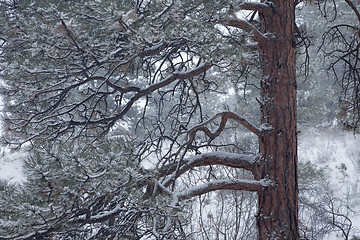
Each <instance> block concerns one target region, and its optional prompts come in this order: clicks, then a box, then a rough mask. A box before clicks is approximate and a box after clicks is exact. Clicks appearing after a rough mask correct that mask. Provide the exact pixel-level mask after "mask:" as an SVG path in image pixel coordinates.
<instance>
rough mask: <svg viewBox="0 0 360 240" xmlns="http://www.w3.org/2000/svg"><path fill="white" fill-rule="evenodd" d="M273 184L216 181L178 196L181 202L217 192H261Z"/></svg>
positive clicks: (238, 180) (254, 181) (262, 180)
mask: <svg viewBox="0 0 360 240" xmlns="http://www.w3.org/2000/svg"><path fill="white" fill-rule="evenodd" d="M270 184H271V182H270V181H269V180H266V179H261V180H259V181H256V180H243V179H232V180H214V181H211V182H208V183H206V184H203V185H200V186H197V187H194V188H190V189H186V190H184V191H182V192H179V193H177V194H176V197H178V199H179V200H183V199H187V198H191V197H195V196H199V195H202V194H205V193H209V192H212V191H216V190H245V191H250V192H259V191H261V190H262V189H264V188H265V187H268V186H270Z"/></svg>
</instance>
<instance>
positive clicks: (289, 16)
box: [256, 0, 300, 240]
mask: <svg viewBox="0 0 360 240" xmlns="http://www.w3.org/2000/svg"><path fill="white" fill-rule="evenodd" d="M261 21H262V32H263V33H267V35H266V36H267V38H268V40H266V41H265V42H264V43H263V44H262V45H261V46H260V50H261V51H260V52H261V54H262V69H263V76H262V81H261V89H262V96H261V97H262V100H261V104H262V106H261V122H262V129H263V133H262V135H261V137H260V139H259V142H260V143H259V144H260V146H259V148H260V149H259V151H260V154H261V156H262V160H261V164H260V168H259V171H258V173H257V174H256V175H257V176H256V177H257V178H258V179H262V178H265V177H268V178H269V179H270V180H272V182H273V185H272V187H269V188H266V189H265V190H263V191H262V192H260V193H259V203H258V204H259V212H258V216H257V226H258V238H259V239H291V240H294V239H299V238H300V237H299V230H298V184H297V136H296V79H295V37H294V22H295V11H294V1H292V0H290V1H289V0H279V1H276V2H274V4H273V5H271V11H270V13H269V14H266V15H262V16H261Z"/></svg>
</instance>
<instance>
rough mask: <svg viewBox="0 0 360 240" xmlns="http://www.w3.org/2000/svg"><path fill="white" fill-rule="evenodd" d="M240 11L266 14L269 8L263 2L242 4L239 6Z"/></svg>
mask: <svg viewBox="0 0 360 240" xmlns="http://www.w3.org/2000/svg"><path fill="white" fill-rule="evenodd" d="M240 9H242V10H254V11H258V12H259V13H262V14H268V13H269V12H270V10H271V8H270V6H269V5H268V4H266V3H263V2H243V3H241V4H240Z"/></svg>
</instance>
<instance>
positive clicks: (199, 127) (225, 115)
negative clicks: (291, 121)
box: [188, 112, 261, 139]
mask: <svg viewBox="0 0 360 240" xmlns="http://www.w3.org/2000/svg"><path fill="white" fill-rule="evenodd" d="M218 117H222V121H221V124H220V126H219V129H218V130H217V131H216V132H215V133H211V132H210V130H209V129H208V128H206V127H205V125H207V124H209V123H211V122H213V121H214V120H215V119H216V118H218ZM228 119H232V120H234V121H236V122H238V123H240V124H241V125H243V126H244V127H245V128H247V129H248V130H249V131H250V132H252V133H255V135H256V136H258V137H260V136H261V129H259V128H257V127H256V126H255V125H253V124H252V123H251V122H249V121H248V120H246V119H245V118H243V117H240V116H239V115H237V114H235V113H233V112H220V113H217V114H215V115H214V116H213V117H212V118H210V119H209V120H207V121H205V122H203V123H201V124H199V125H197V126H195V127H193V128H192V129H190V130H189V131H188V134H189V135H190V136H192V135H193V134H195V133H196V132H197V131H203V132H205V134H206V135H207V136H208V137H210V138H211V139H213V138H215V137H216V136H218V135H219V134H220V132H222V131H223V130H224V128H225V124H226V122H227V120H228Z"/></svg>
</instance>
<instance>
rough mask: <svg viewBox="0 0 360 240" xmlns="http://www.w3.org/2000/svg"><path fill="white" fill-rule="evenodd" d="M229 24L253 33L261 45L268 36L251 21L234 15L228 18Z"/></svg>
mask: <svg viewBox="0 0 360 240" xmlns="http://www.w3.org/2000/svg"><path fill="white" fill-rule="evenodd" d="M227 24H228V25H229V26H230V27H236V28H239V29H242V30H244V31H246V32H248V33H250V34H253V38H254V40H255V41H257V42H258V43H259V45H262V44H263V43H264V42H265V41H266V40H267V39H268V38H267V37H266V36H265V35H264V34H263V33H261V32H260V31H259V30H258V29H257V28H256V27H255V26H254V25H252V24H251V23H250V22H249V21H247V20H244V19H240V18H238V17H236V16H235V15H233V16H232V17H230V19H229V20H228V22H227Z"/></svg>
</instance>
